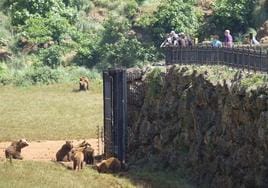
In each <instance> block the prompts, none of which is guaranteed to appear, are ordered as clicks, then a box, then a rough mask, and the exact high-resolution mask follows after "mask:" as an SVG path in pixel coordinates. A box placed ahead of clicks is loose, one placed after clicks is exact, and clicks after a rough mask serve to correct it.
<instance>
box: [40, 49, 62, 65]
mask: <svg viewBox="0 0 268 188" xmlns="http://www.w3.org/2000/svg"><path fill="white" fill-rule="evenodd" d="M62 51H63V50H62V48H61V47H60V46H58V45H54V46H52V47H50V48H47V49H43V50H42V51H41V52H40V54H41V55H40V58H41V61H42V62H43V64H44V65H46V66H49V67H51V68H54V69H55V68H57V67H59V66H60V65H61V55H62Z"/></svg>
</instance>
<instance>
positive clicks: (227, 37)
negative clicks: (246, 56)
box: [224, 29, 233, 48]
mask: <svg viewBox="0 0 268 188" xmlns="http://www.w3.org/2000/svg"><path fill="white" fill-rule="evenodd" d="M224 47H227V48H232V47H233V37H232V35H231V34H230V30H228V29H227V30H225V31H224Z"/></svg>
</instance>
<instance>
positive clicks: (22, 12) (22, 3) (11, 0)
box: [6, 0, 65, 25]
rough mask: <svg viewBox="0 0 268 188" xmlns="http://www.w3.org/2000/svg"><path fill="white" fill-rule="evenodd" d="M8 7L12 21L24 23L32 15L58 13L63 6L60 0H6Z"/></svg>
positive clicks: (44, 15) (43, 15)
mask: <svg viewBox="0 0 268 188" xmlns="http://www.w3.org/2000/svg"><path fill="white" fill-rule="evenodd" d="M6 6H7V7H9V8H10V12H11V18H12V23H13V24H14V25H22V24H25V21H26V20H27V19H29V18H32V17H46V16H47V15H48V14H49V13H51V12H52V13H60V12H61V11H62V9H63V8H64V7H65V6H64V4H63V3H62V1H61V0H19V1H18V0H6Z"/></svg>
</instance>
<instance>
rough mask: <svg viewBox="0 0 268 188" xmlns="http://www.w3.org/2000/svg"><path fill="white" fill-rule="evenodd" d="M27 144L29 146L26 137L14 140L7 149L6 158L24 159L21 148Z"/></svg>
mask: <svg viewBox="0 0 268 188" xmlns="http://www.w3.org/2000/svg"><path fill="white" fill-rule="evenodd" d="M27 146H29V143H28V142H27V140H26V139H20V140H19V141H15V142H12V143H11V145H10V146H9V147H8V148H6V150H5V155H6V158H8V159H10V161H11V159H20V160H22V159H23V157H22V156H21V149H22V148H24V147H27Z"/></svg>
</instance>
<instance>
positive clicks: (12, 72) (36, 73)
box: [0, 64, 101, 86]
mask: <svg viewBox="0 0 268 188" xmlns="http://www.w3.org/2000/svg"><path fill="white" fill-rule="evenodd" d="M80 76H87V77H88V78H90V79H92V80H100V79H101V77H100V74H99V73H98V72H97V71H96V70H89V69H86V68H83V67H74V66H72V67H67V68H63V67H59V68H55V69H52V68H50V67H48V66H31V67H25V68H23V69H13V68H8V67H7V65H6V64H0V85H16V86H29V85H42V84H45V85H48V84H54V83H73V82H77V79H78V78H79V77H80Z"/></svg>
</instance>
